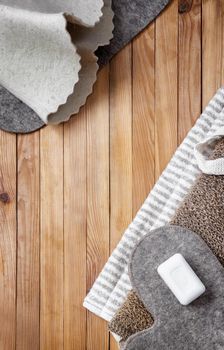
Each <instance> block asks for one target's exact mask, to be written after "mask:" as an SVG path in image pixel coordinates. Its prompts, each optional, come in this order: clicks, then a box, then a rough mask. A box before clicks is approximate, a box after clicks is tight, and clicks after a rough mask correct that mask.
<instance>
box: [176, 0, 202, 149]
mask: <svg viewBox="0 0 224 350" xmlns="http://www.w3.org/2000/svg"><path fill="white" fill-rule="evenodd" d="M201 24H202V18H201V0H195V1H193V3H192V6H191V10H190V11H186V12H183V13H181V14H180V15H179V48H178V52H179V55H178V60H179V65H178V69H179V74H178V91H179V98H178V107H179V108H178V144H180V143H181V142H182V140H183V139H184V137H185V136H186V134H187V132H188V131H189V130H190V128H191V127H192V126H193V124H194V123H195V121H196V120H197V118H198V116H199V115H200V113H201V68H202V67H201V55H202V50H201V38H202V35H201Z"/></svg>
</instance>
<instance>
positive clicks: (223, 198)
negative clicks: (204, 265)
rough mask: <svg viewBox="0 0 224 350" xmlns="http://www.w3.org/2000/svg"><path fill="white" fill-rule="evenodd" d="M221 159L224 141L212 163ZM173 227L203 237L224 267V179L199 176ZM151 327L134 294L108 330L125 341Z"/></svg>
mask: <svg viewBox="0 0 224 350" xmlns="http://www.w3.org/2000/svg"><path fill="white" fill-rule="evenodd" d="M221 157H224V138H222V139H220V140H219V141H218V142H217V144H216V147H215V149H214V151H213V154H212V157H211V159H216V158H221ZM170 224H171V225H177V226H182V227H185V228H188V229H189V230H191V231H194V232H195V233H197V234H198V235H200V236H201V237H202V239H203V240H204V241H205V242H206V243H207V245H208V246H209V247H210V249H211V250H212V252H213V253H214V254H215V255H216V256H217V258H218V259H219V261H220V262H221V264H222V265H223V266H224V232H223V231H224V176H223V175H219V176H216V175H206V174H202V175H200V176H199V178H198V180H197V181H196V183H195V184H194V186H193V187H192V189H191V191H190V192H189V194H188V195H187V196H186V198H185V200H184V201H183V203H182V204H181V206H180V207H179V209H178V210H177V212H176V213H175V216H174V217H173V219H172V220H171V222H170ZM152 324H153V319H152V316H151V315H150V313H149V311H148V310H147V309H146V308H145V307H144V306H143V304H142V301H140V300H139V298H138V296H137V294H136V293H135V292H134V291H132V292H130V293H129V295H128V297H127V299H126V301H125V303H124V304H123V305H122V307H121V308H120V309H119V310H118V312H117V313H116V314H115V316H114V317H113V319H112V321H111V322H110V324H109V329H110V331H111V332H114V333H116V334H117V335H119V336H120V337H121V338H122V341H125V340H126V339H127V338H129V337H130V336H131V335H132V334H135V333H137V332H139V331H142V330H144V329H147V328H149V327H151V326H152Z"/></svg>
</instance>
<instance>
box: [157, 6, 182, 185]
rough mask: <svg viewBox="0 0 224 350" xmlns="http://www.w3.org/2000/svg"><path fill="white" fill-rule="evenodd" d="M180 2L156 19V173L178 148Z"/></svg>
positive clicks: (158, 173)
mask: <svg viewBox="0 0 224 350" xmlns="http://www.w3.org/2000/svg"><path fill="white" fill-rule="evenodd" d="M177 44H178V1H177V0H174V1H173V2H171V4H170V6H169V7H168V8H167V9H166V11H164V12H163V13H162V15H161V16H159V17H158V18H157V20H156V52H155V57H156V58H155V59H156V81H155V84H156V91H155V93H156V100H155V117H156V119H155V176H156V179H157V178H158V177H159V175H160V174H161V172H162V171H163V169H164V168H165V166H166V165H167V163H168V162H169V160H170V158H171V156H172V155H173V153H174V151H175V150H176V147H177V103H178V101H177V91H178V83H177V76H178V64H177V63H178V62H177V57H178V45H177Z"/></svg>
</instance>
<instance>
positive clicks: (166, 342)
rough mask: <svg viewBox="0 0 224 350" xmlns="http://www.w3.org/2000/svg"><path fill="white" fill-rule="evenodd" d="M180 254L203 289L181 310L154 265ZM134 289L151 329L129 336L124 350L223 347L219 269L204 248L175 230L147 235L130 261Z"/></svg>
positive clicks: (222, 275)
mask: <svg viewBox="0 0 224 350" xmlns="http://www.w3.org/2000/svg"><path fill="white" fill-rule="evenodd" d="M175 253H181V254H182V255H183V256H184V257H185V259H186V260H187V262H188V263H189V264H190V265H191V267H192V268H193V270H194V271H195V272H196V274H197V275H198V277H199V278H200V279H201V281H202V282H203V283H204V285H205V286H206V292H205V293H204V294H203V295H202V296H201V297H199V298H198V299H197V300H195V301H194V302H193V303H191V304H190V305H188V306H182V305H181V304H180V303H179V301H178V300H177V299H176V298H175V296H174V295H173V294H172V292H171V291H170V290H169V288H168V287H167V286H166V285H165V283H164V281H163V280H162V279H161V278H160V276H159V275H158V273H157V267H158V266H159V265H160V264H161V263H163V262H164V261H165V260H167V259H168V258H170V257H171V256H172V255H174V254H175ZM129 271H130V278H131V282H132V286H133V288H134V290H135V291H136V292H137V294H138V295H139V297H140V299H141V300H142V301H143V302H144V304H145V306H146V307H147V309H148V310H150V312H151V313H152V315H153V318H154V321H155V322H154V325H153V326H152V328H150V329H147V330H145V331H142V332H139V333H137V334H135V335H133V336H131V337H130V338H129V339H128V341H127V343H126V344H125V345H124V349H125V350H167V349H169V350H196V349H197V350H211V349H217V350H218V349H224V293H223V291H224V269H223V267H222V265H221V264H220V262H219V261H218V260H217V258H216V257H215V255H214V254H213V253H212V251H211V250H210V249H209V248H208V246H207V244H206V243H205V242H204V241H203V240H202V239H201V238H200V237H199V236H198V235H196V234H195V233H193V232H192V231H190V230H187V229H185V228H182V227H179V226H165V227H162V228H159V229H157V230H155V231H152V232H150V233H149V234H148V235H146V236H145V237H144V238H143V239H142V240H141V241H140V242H139V244H138V245H137V247H136V248H135V250H134V252H133V255H132V257H131V263H130V270H129Z"/></svg>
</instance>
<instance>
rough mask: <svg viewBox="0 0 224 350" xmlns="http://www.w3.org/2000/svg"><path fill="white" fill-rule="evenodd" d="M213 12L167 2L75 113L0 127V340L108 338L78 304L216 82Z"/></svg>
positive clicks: (218, 21) (75, 349)
mask: <svg viewBox="0 0 224 350" xmlns="http://www.w3.org/2000/svg"><path fill="white" fill-rule="evenodd" d="M185 4H187V5H185ZM178 9H179V12H178ZM223 14H224V3H223V1H222V0H194V1H182V0H179V1H178V0H174V1H172V3H171V4H170V5H169V6H168V7H167V9H166V10H165V11H164V12H163V13H162V14H161V15H160V16H159V17H158V18H157V20H156V21H155V22H154V23H153V24H151V25H150V26H149V27H148V28H147V29H146V30H145V31H144V32H143V33H142V34H141V35H139V36H138V37H137V38H135V40H134V41H133V43H132V44H130V45H129V46H127V47H126V48H125V49H124V50H123V51H122V52H121V53H119V55H117V56H116V57H115V58H114V59H113V61H112V62H111V64H110V66H108V67H105V68H104V69H103V70H101V71H100V73H99V75H98V80H97V83H96V85H95V87H94V92H93V95H92V96H91V97H90V98H89V99H88V101H87V104H86V106H85V108H83V109H82V110H81V112H80V113H79V115H78V116H76V117H74V118H72V119H71V120H70V122H68V123H66V124H65V125H60V126H57V127H46V128H45V129H43V130H41V132H40V133H39V132H37V133H34V134H31V135H25V136H22V135H20V136H18V137H17V138H16V136H13V135H10V134H6V133H4V132H0V305H1V306H0V321H1V327H0V350H30V349H32V350H116V349H117V348H118V346H117V344H116V342H115V341H114V339H113V337H112V336H110V337H109V335H108V330H107V323H106V322H104V321H103V320H101V319H100V318H98V317H96V316H94V315H93V314H91V313H90V312H87V311H86V310H85V309H84V308H83V307H82V302H83V299H84V297H85V295H86V293H87V292H88V290H89V289H90V288H91V286H92V284H93V283H94V281H95V279H96V277H97V276H98V274H99V272H100V271H101V269H102V267H103V266H104V263H105V262H106V261H107V258H108V256H109V253H110V252H111V251H112V250H113V248H114V247H115V246H116V244H117V242H118V241H119V239H120V237H121V235H122V233H123V231H124V230H125V229H126V227H127V226H128V224H129V222H130V221H131V219H132V216H133V215H135V213H136V211H137V210H138V208H139V207H140V205H141V203H142V202H143V201H144V199H145V197H146V196H147V194H148V192H149V191H150V189H151V188H152V186H153V184H154V181H155V180H156V179H157V178H158V176H159V175H160V174H161V171H162V170H163V169H164V167H165V166H166V164H167V163H168V161H169V160H170V157H171V156H172V154H173V152H174V151H175V149H176V147H177V145H178V144H179V143H180V142H181V141H182V140H183V138H184V136H185V135H186V133H187V132H188V130H189V129H190V128H191V126H192V125H193V124H194V122H195V120H196V119H197V117H198V116H199V114H200V111H201V104H202V105H203V106H205V105H206V104H207V102H208V100H209V99H210V98H211V97H212V96H213V94H214V93H215V91H216V90H217V88H219V87H220V86H221V85H222V84H223V81H224V73H223V72H224V70H223V68H224V58H223V57H224V56H223V53H224V40H223V38H224V34H223V33H224V15H223Z"/></svg>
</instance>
